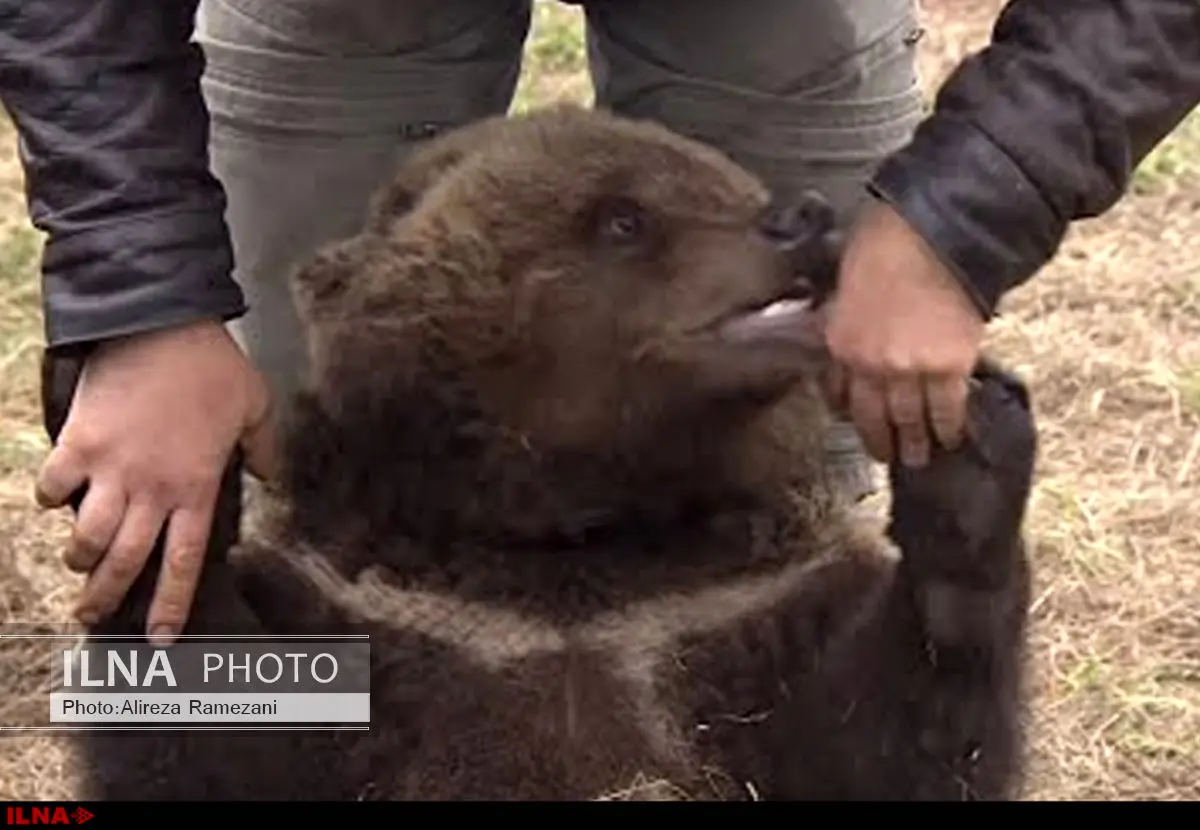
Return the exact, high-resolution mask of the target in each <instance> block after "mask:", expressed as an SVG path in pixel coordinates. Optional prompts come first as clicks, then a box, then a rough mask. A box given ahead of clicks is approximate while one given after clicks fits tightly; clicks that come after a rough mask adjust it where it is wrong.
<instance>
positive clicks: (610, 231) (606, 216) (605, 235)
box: [596, 198, 646, 245]
mask: <svg viewBox="0 0 1200 830" xmlns="http://www.w3.org/2000/svg"><path fill="white" fill-rule="evenodd" d="M597 220H598V221H597V223H596V230H597V231H598V233H599V234H600V237H601V238H602V239H604V240H606V241H608V242H612V243H615V244H618V245H629V244H634V243H638V242H641V241H642V240H643V238H644V236H645V233H646V214H645V211H644V210H643V209H642V206H641V205H639V204H638V203H637V202H635V201H634V200H633V199H627V198H615V199H612V200H611V201H609V202H607V203H606V204H603V205H601V206H600V209H599V211H598V216H597Z"/></svg>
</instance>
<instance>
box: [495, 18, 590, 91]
mask: <svg viewBox="0 0 1200 830" xmlns="http://www.w3.org/2000/svg"><path fill="white" fill-rule="evenodd" d="M591 100H592V85H591V77H590V76H589V74H588V66H587V48H586V46H585V42H584V16H583V12H582V10H581V9H580V8H579V7H577V6H565V5H563V4H562V3H557V2H551V0H537V2H535V3H534V6H533V23H532V25H531V27H530V32H529V38H528V40H527V41H526V46H525V61H524V64H523V66H522V71H521V81H520V83H519V84H518V86H517V92H516V95H515V97H514V100H513V106H512V109H513V111H514V112H524V111H526V110H529V109H531V108H534V107H540V106H545V105H547V104H553V103H557V102H560V101H572V102H575V103H577V104H582V105H585V106H586V105H588V104H590V103H591Z"/></svg>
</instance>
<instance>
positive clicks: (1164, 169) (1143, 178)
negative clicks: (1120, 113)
mask: <svg viewBox="0 0 1200 830" xmlns="http://www.w3.org/2000/svg"><path fill="white" fill-rule="evenodd" d="M1184 180H1186V181H1192V180H1200V109H1198V110H1195V111H1193V112H1192V114H1191V115H1189V116H1188V117H1187V118H1185V119H1184V120H1183V123H1181V124H1180V125H1179V126H1178V127H1177V128H1176V129H1175V131H1174V132H1172V133H1171V135H1170V136H1169V137H1168V138H1167V139H1166V140H1165V141H1163V142H1162V143H1161V144H1160V145H1159V146H1158V147H1156V148H1154V150H1153V151H1152V152H1151V153H1150V155H1148V156H1146V158H1145V159H1143V160H1142V163H1141V164H1139V165H1138V168H1137V169H1136V170H1135V171H1134V173H1133V181H1132V183H1131V185H1130V189H1131V190H1132V191H1133V192H1134V193H1137V194H1140V195H1149V194H1156V193H1162V192H1164V191H1166V190H1168V189H1170V188H1171V187H1172V186H1173V185H1176V184H1177V183H1179V182H1180V181H1184Z"/></svg>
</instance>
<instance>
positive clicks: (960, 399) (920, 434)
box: [826, 202, 984, 467]
mask: <svg viewBox="0 0 1200 830" xmlns="http://www.w3.org/2000/svg"><path fill="white" fill-rule="evenodd" d="M827 315H828V316H827V322H826V342H827V344H828V347H829V351H830V354H831V356H832V357H833V361H834V367H835V368H834V371H833V373H832V377H831V379H830V388H829V394H830V397H831V402H832V404H833V406H834V408H835V409H838V410H841V411H844V412H848V413H849V416H850V418H851V420H852V421H853V422H854V425H855V426H856V427H857V429H858V431H859V433H860V434H861V435H862V438H863V443H864V444H865V445H866V448H867V451H868V452H869V453H871V455H873V456H875V458H877V459H878V460H880V461H884V462H888V463H890V462H892V460H893V459H894V458H895V455H896V453H897V451H898V453H899V457H900V460H901V462H902V463H903V464H905V465H906V466H910V467H922V466H924V465H925V464H926V463H927V461H928V459H929V452H930V434H931V432H932V435H933V436H934V437H936V439H937V440H938V441H939V442H940V443H941V444H942V445H943V446H946V447H947V448H953V447H955V446H957V445H958V443H959V441H960V440H961V437H962V431H963V424H964V420H965V413H966V400H967V378H968V377H969V375H970V373H971V370H972V368H973V367H974V365H975V361H976V358H977V357H978V356H979V350H980V345H981V343H982V340H983V333H984V320H983V318H982V316H981V315H980V314H979V311H978V310H977V309H976V307H975V305H974V304H973V303H972V302H971V299H970V297H969V296H968V295H967V293H966V292H965V291H964V289H963V288H962V286H960V285H959V283H958V282H957V280H956V279H955V278H954V276H953V275H952V274H951V273H950V272H949V271H948V270H947V268H946V266H945V265H943V264H942V262H941V261H940V260H939V259H938V257H937V255H936V254H935V253H934V252H933V251H932V250H931V249H930V247H929V246H928V244H926V242H925V241H924V239H922V238H921V237H920V236H919V235H918V234H917V233H916V232H915V231H914V230H913V229H912V228H911V227H910V226H909V225H908V223H907V222H906V221H905V220H904V219H903V217H901V216H900V214H899V213H897V212H896V210H895V209H894V208H892V207H891V206H890V205H887V204H886V203H884V202H874V203H872V204H870V205H868V206H867V208H866V209H865V210H864V212H863V215H862V217H861V218H860V220H859V222H858V224H857V226H856V227H855V228H854V230H853V232H852V233H851V236H850V239H849V240H848V242H847V246H846V251H845V255H844V257H843V259H842V264H841V268H840V272H839V276H838V289H837V293H836V295H835V296H834V298H833V299H832V300H831V301H830V305H829V310H828V313H827ZM893 429H894V433H893ZM897 445H898V446H897Z"/></svg>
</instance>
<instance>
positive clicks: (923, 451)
mask: <svg viewBox="0 0 1200 830" xmlns="http://www.w3.org/2000/svg"><path fill="white" fill-rule="evenodd" d="M924 391H925V390H924V388H923V385H922V383H921V380H920V378H919V377H917V376H915V375H897V376H896V377H894V378H891V379H889V380H888V384H887V408H888V417H889V419H890V420H891V422H892V425H893V426H895V428H896V440H897V442H898V443H899V445H900V446H899V447H898V448H897V449H898V450H899V455H900V462H901V463H902V464H903V465H904V466H906V467H924V466H925V465H926V464H927V463H928V462H929V432H928V429H929V427H928V424H927V423H926V421H925V396H924Z"/></svg>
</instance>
